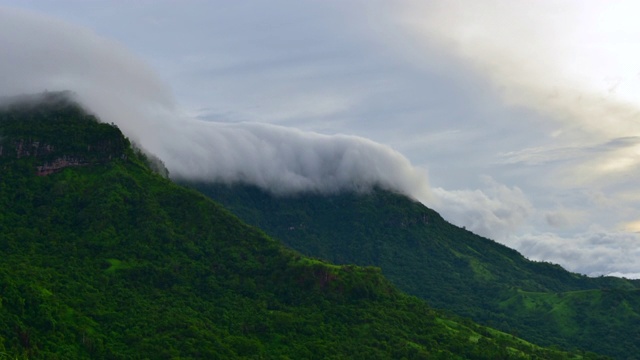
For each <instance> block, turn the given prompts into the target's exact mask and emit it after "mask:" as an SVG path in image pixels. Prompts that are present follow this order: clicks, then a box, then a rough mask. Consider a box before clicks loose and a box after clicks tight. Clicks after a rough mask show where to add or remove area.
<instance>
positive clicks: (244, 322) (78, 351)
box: [0, 94, 600, 359]
mask: <svg viewBox="0 0 640 360" xmlns="http://www.w3.org/2000/svg"><path fill="white" fill-rule="evenodd" d="M0 149H2V150H1V151H0V252H2V256H0V300H1V302H0V358H10V359H81V358H91V359H144V358H149V359H177V358H180V359H234V358H255V359H272V358H273V359H287V358H290V359H343V358H352V359H402V358H406V359H463V358H470V359H506V358H516V359H533V358H544V359H574V358H587V359H595V358H600V357H598V356H596V355H594V354H583V353H573V354H569V353H565V352H561V351H558V350H554V349H545V348H541V347H538V346H536V345H533V344H531V343H528V342H526V341H523V340H521V339H518V338H516V337H514V336H512V335H510V334H505V333H502V332H498V331H496V330H493V329H490V328H487V327H483V326H479V325H476V324H474V323H472V322H471V321H469V320H461V319H460V318H457V317H453V316H447V315H445V314H443V313H441V312H438V311H435V310H433V309H432V308H430V307H429V306H428V305H427V304H426V303H425V302H424V301H422V300H419V299H417V298H415V297H412V296H408V295H405V294H403V293H401V292H400V291H398V290H396V288H395V287H394V286H393V285H391V284H390V283H389V282H388V281H387V280H386V279H385V278H384V277H383V276H382V274H381V272H380V270H379V269H378V268H374V267H359V266H355V265H343V266H338V265H332V264H330V263H327V262H324V261H319V260H315V259H311V258H308V257H304V256H302V255H300V254H299V253H297V252H295V251H292V250H289V249H288V248H286V247H284V246H283V245H281V244H280V243H279V242H278V241H276V240H273V239H271V238H269V237H268V236H267V235H265V234H264V233H263V232H262V231H260V230H258V229H257V228H255V227H252V226H249V225H246V224H245V223H243V222H242V221H240V220H239V219H238V218H237V217H235V216H234V215H232V214H231V213H230V212H228V211H227V210H225V209H224V208H222V207H221V206H220V205H218V204H216V203H214V202H213V201H211V200H210V199H208V198H206V197H204V196H203V195H201V194H199V193H197V192H195V191H193V190H187V189H185V188H183V187H180V186H178V185H176V184H174V183H172V182H171V181H169V180H167V179H166V178H164V177H162V176H160V175H158V174H156V173H155V172H153V171H152V170H151V169H150V168H149V167H148V164H147V163H148V161H147V160H145V158H144V156H143V155H141V154H140V153H139V152H136V151H135V150H134V149H133V148H132V147H131V146H130V143H129V141H128V140H127V139H126V138H125V137H124V136H123V135H122V134H121V133H120V131H119V130H118V129H117V128H116V127H114V126H112V125H108V124H101V123H98V122H97V121H96V119H95V118H94V117H93V116H91V115H88V114H87V113H85V112H84V111H82V110H81V109H80V108H79V107H77V106H76V105H74V104H73V103H70V102H69V101H67V100H65V98H64V97H60V96H59V94H49V95H47V96H45V97H44V99H40V102H39V103H38V104H31V103H29V102H22V103H21V104H18V105H12V106H5V107H4V108H2V109H0Z"/></svg>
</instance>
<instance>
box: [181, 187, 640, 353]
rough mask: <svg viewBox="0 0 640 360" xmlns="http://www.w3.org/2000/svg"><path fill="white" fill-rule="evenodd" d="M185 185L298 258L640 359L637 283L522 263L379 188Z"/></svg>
mask: <svg viewBox="0 0 640 360" xmlns="http://www.w3.org/2000/svg"><path fill="white" fill-rule="evenodd" d="M190 186H193V187H195V188H197V189H198V190H200V191H201V192H203V193H204V194H207V195H208V196H210V197H211V198H213V199H215V200H216V201H219V202H221V203H222V204H224V205H225V206H227V207H228V208H229V209H230V210H232V211H233V212H234V213H236V214H237V215H238V216H240V217H241V218H242V219H243V220H245V221H247V222H248V223H250V224H254V225H256V226H259V227H260V228H262V229H264V230H265V231H266V232H267V233H268V234H270V235H272V236H274V237H276V238H278V239H281V240H282V241H283V242H284V243H286V244H287V245H289V246H291V247H292V248H294V249H296V250H298V251H300V252H302V253H303V254H305V255H308V256H315V257H318V258H323V259H328V260H330V261H332V262H335V263H340V264H345V263H354V264H358V265H362V266H367V265H374V266H378V267H380V268H382V271H383V273H384V274H385V276H386V277H387V278H389V280H391V281H392V282H393V283H394V284H396V285H397V286H398V287H400V288H401V289H402V290H404V291H407V292H408V293H410V294H414V295H417V296H419V297H421V298H424V299H427V300H428V302H429V303H430V304H432V305H433V306H435V307H437V308H442V309H448V310H450V311H453V312H454V313H456V314H459V315H462V316H468V317H471V318H472V319H474V320H476V321H479V322H481V323H484V324H488V325H490V326H492V327H496V328H498V329H500V330H502V331H506V332H510V333H513V334H517V335H518V336H522V337H523V338H525V339H528V340H530V341H534V342H536V343H541V344H545V345H554V344H555V345H559V346H561V347H563V348H573V347H579V348H585V349H589V350H592V351H597V352H601V353H605V354H609V355H612V356H616V357H618V358H621V359H627V358H628V359H637V358H640V356H639V355H638V354H640V342H639V341H638V340H639V339H640V291H638V284H639V283H638V281H630V280H625V279H619V278H613V277H601V278H589V277H586V276H583V275H579V274H575V273H571V272H568V271H566V270H564V269H563V268H561V267H560V266H558V265H553V264H550V263H544V262H533V261H529V260H527V259H526V258H524V257H523V256H522V255H521V254H519V253H518V252H516V251H515V250H512V249H509V248H507V247H505V246H503V245H501V244H498V243H496V242H494V241H492V240H489V239H486V238H483V237H480V236H477V235H475V234H473V233H471V232H469V231H466V230H465V229H462V228H459V227H456V226H454V225H452V224H450V223H448V222H446V221H445V220H443V219H442V218H441V217H440V215H438V214H437V213H436V212H435V211H433V210H431V209H428V208H426V207H425V206H423V205H422V204H420V203H417V202H415V201H412V200H410V199H408V198H406V197H404V196H401V195H397V194H394V193H390V192H387V191H382V190H376V191H374V192H372V193H370V194H340V195H332V196H324V195H317V194H316V195H314V194H305V195H298V196H290V197H274V196H272V195H269V194H267V193H265V192H263V191H261V190H259V189H257V188H254V187H250V186H242V185H234V186H231V187H229V186H226V185H219V184H190Z"/></svg>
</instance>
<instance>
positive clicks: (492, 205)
mask: <svg viewBox="0 0 640 360" xmlns="http://www.w3.org/2000/svg"><path fill="white" fill-rule="evenodd" d="M483 183H484V188H483V189H476V190H451V191H449V190H445V189H443V188H439V187H438V188H434V189H433V193H434V197H435V199H436V200H435V204H434V206H435V208H436V210H438V211H439V212H441V213H442V215H443V216H444V217H445V218H446V219H448V220H449V221H451V222H453V223H454V224H457V225H459V226H465V227H467V228H468V229H469V230H471V231H473V232H475V233H477V234H480V235H482V236H485V237H490V238H493V239H497V240H503V239H504V238H505V237H507V236H508V235H511V234H512V233H514V232H515V231H516V230H517V229H518V228H519V227H520V226H521V225H522V224H524V223H525V222H526V220H527V219H528V218H529V216H531V215H532V213H533V210H534V209H533V206H532V205H531V203H530V202H529V200H528V199H527V197H526V196H525V194H524V193H523V192H522V190H520V189H519V188H518V187H511V188H510V187H508V186H506V185H504V184H499V183H498V182H496V181H495V180H493V179H492V178H490V177H483Z"/></svg>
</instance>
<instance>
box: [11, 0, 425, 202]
mask: <svg viewBox="0 0 640 360" xmlns="http://www.w3.org/2000/svg"><path fill="white" fill-rule="evenodd" d="M45 34H46V35H45ZM0 64H2V66H1V67H0V78H2V79H3V82H2V83H1V84H0V95H3V96H10V95H15V94H19V93H35V92H41V91H43V90H51V91H54V90H55V91H58V90H71V91H73V92H75V93H76V94H77V95H78V97H79V100H80V102H81V103H82V104H83V105H85V106H86V107H87V108H88V109H89V110H90V111H93V112H95V113H96V115H98V116H99V117H100V118H101V119H102V120H103V121H105V122H113V123H115V124H117V125H118V126H119V127H120V128H121V129H122V130H123V132H124V133H125V134H126V135H127V136H129V137H130V138H132V140H134V141H135V142H137V143H139V144H140V145H141V146H142V147H143V148H144V149H146V150H147V151H149V152H151V153H153V154H155V155H157V156H159V157H160V158H161V159H162V160H163V161H164V163H165V164H166V166H167V168H168V169H169V172H170V174H171V175H172V176H173V177H176V178H181V179H193V180H210V181H223V182H237V181H241V182H245V183H249V184H254V185H257V186H260V187H262V188H265V189H267V190H270V191H273V192H275V193H279V194H282V193H288V192H296V191H316V192H323V193H328V192H337V191H342V190H355V191H366V190H368V189H371V188H372V187H374V186H380V187H383V188H386V189H390V190H394V191H398V192H402V193H404V194H407V195H411V196H413V197H416V198H419V199H420V200H422V201H427V200H429V198H430V190H429V186H428V182H427V177H426V174H425V173H424V171H423V170H420V169H417V168H415V167H413V166H412V165H411V164H410V162H409V161H408V160H407V159H406V158H405V157H403V156H402V155H401V154H400V153H398V152H396V151H394V150H393V149H391V148H390V147H388V146H385V145H382V144H378V143H375V142H373V141H370V140H367V139H364V138H360V137H356V136H347V135H323V134H318V133H314V132H304V131H300V130H296V129H292V128H286V127H282V126H276V125H266V124H257V123H235V124H229V123H219V122H211V121H202V120H198V119H195V118H192V117H188V116H186V115H185V114H181V113H180V111H179V110H178V108H177V106H176V105H175V103H174V100H173V97H172V95H171V93H170V91H168V90H167V87H166V86H165V85H164V84H163V83H162V81H161V80H160V79H158V77H157V76H156V75H154V73H153V72H152V71H151V70H150V69H149V68H148V67H147V66H146V65H145V64H143V63H142V62H141V61H139V60H138V59H136V58H135V57H134V56H133V55H131V54H130V53H129V52H127V51H126V50H125V49H123V48H122V47H121V46H120V45H118V44H117V43H115V42H112V41H109V40H107V39H104V38H102V37H100V36H98V35H96V34H94V33H92V32H91V31H88V30H87V29H83V28H79V27H76V26H72V25H69V24H66V23H63V22H61V21H58V20H55V19H51V18H47V17H44V16H40V15H35V14H32V13H27V12H24V11H20V10H16V9H7V8H4V9H0Z"/></svg>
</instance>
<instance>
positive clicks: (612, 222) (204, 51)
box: [0, 0, 640, 277]
mask: <svg viewBox="0 0 640 360" xmlns="http://www.w3.org/2000/svg"><path fill="white" fill-rule="evenodd" d="M0 5H4V6H7V8H4V9H0V17H1V16H4V17H5V19H4V21H3V23H4V24H5V25H2V24H0V30H3V28H2V26H5V28H4V31H0V42H1V43H0V45H2V46H1V47H0V60H2V61H1V62H0V67H3V68H2V69H0V70H2V71H0V75H3V76H4V79H3V85H2V86H1V87H0V90H1V91H2V93H3V94H8V93H10V92H11V91H12V90H16V91H22V92H24V91H41V90H44V89H43V88H46V89H48V90H62V87H66V88H71V90H74V91H76V92H78V93H80V95H82V93H83V92H87V93H91V94H93V96H94V98H96V97H97V95H96V94H101V95H105V94H106V91H108V90H109V89H116V88H118V86H120V88H119V90H118V91H117V96H116V95H113V94H112V95H110V96H111V99H115V100H113V101H111V102H104V103H103V104H99V103H96V104H94V105H95V107H96V110H95V111H96V112H98V113H99V114H100V115H102V114H104V116H105V117H106V118H109V119H110V121H111V120H112V119H111V118H113V117H115V118H126V117H132V118H133V117H139V118H142V117H144V116H148V114H149V112H153V113H155V114H157V118H161V117H163V116H164V117H167V114H175V113H179V114H181V116H183V117H184V118H188V119H191V120H190V121H191V122H189V121H186V120H181V121H182V122H179V124H178V125H177V124H175V123H172V122H171V121H169V120H167V122H166V123H164V122H163V123H161V124H158V123H150V122H140V121H138V122H136V121H133V120H131V121H127V122H126V123H124V122H123V123H119V122H117V121H116V123H117V124H118V125H119V126H120V127H121V128H123V130H124V131H125V132H128V135H129V136H131V137H132V138H134V140H136V138H138V137H139V138H140V141H141V142H142V145H143V146H145V147H147V148H149V149H151V150H152V151H153V150H156V149H157V150H156V152H159V154H158V155H159V156H160V157H161V158H163V160H165V161H166V162H167V163H168V164H167V165H168V166H169V167H170V170H173V172H174V173H178V174H179V173H180V172H181V171H184V172H185V173H187V172H188V171H191V170H184V169H186V168H187V167H189V166H191V167H190V168H189V169H194V167H197V168H198V171H199V172H198V174H199V176H201V177H207V176H209V177H213V178H216V179H223V180H229V179H234V178H237V177H238V176H243V175H246V176H249V177H251V178H252V179H257V180H255V181H256V182H258V183H259V184H260V185H264V186H271V187H276V188H277V187H278V185H277V184H275V183H276V182H277V181H281V179H282V178H283V177H282V176H281V174H282V173H286V174H288V175H287V177H286V179H288V180H287V181H288V184H295V187H296V189H307V188H308V189H314V190H323V186H325V185H323V184H326V182H316V181H315V180H314V179H313V177H314V176H316V175H317V176H325V175H326V173H328V172H330V173H331V174H332V176H333V177H332V180H331V181H333V182H334V183H335V182H339V183H341V184H343V183H346V182H348V181H349V179H351V180H350V181H351V182H352V183H354V182H357V181H365V180H366V179H371V178H372V177H374V178H376V179H377V178H380V179H382V180H381V181H382V182H383V183H385V182H389V183H399V184H400V185H397V186H398V188H399V189H401V190H402V189H408V188H411V189H419V190H416V191H414V195H416V196H417V197H418V198H420V199H421V200H423V201H424V202H425V203H427V204H428V205H429V206H431V207H433V208H435V209H436V210H437V211H439V212H441V213H442V214H443V216H445V218H447V219H448V220H450V221H452V222H453V223H455V224H457V225H460V226H466V227H467V228H469V229H472V230H473V231H475V232H477V233H479V234H481V235H484V236H488V237H491V238H493V239H495V240H497V241H500V242H502V243H504V244H507V245H508V246H511V247H514V248H516V249H517V250H519V251H521V252H522V253H523V254H524V255H526V256H527V257H529V258H532V259H536V260H546V261H551V262H554V263H559V264H561V265H563V266H564V267H565V268H567V269H569V270H572V271H577V272H580V273H584V274H588V275H600V274H616V275H624V276H628V277H640V261H639V260H640V236H639V234H638V231H640V211H639V210H640V189H639V188H638V183H639V181H638V180H639V179H640V177H639V175H640V167H639V165H640V121H639V120H640V113H639V112H638V110H639V108H640V22H638V21H637V19H636V18H635V17H636V16H637V14H638V13H640V4H639V5H636V2H635V1H617V2H604V1H585V0H580V1H529V2H525V1H472V0H470V1H400V0H396V1H376V0H366V1H365V0H362V1H355V0H340V1H337V0H336V1H306V0H295V1H293V0H291V1H280V0H272V1H254V2H249V1H243V2H239V1H226V0H225V1H126V2H125V1H65V0H61V1H55V2H54V1H5V0H0ZM2 14H4V15H2ZM9 18H11V19H15V24H13V25H7V24H8V23H11V21H9V20H8V19H9ZM42 24H44V25H42ZM10 26H13V27H10ZM40 26H41V27H40ZM30 29H33V31H31V30H30ZM38 49H39V50H38ZM43 49H44V50H43ZM70 54H71V55H70ZM79 58H82V61H80V60H79ZM35 59H40V60H41V61H38V60H35ZM53 62H55V63H53ZM18 68H19V69H24V70H23V71H22V72H21V71H16V69H18ZM27 69H28V71H27ZM61 69H64V71H62V70H61ZM34 73H42V74H41V75H38V76H36V75H33V74H34ZM25 74H30V75H25ZM46 74H53V75H46ZM45 75H46V76H45ZM54 75H55V76H54ZM45 77H46V78H47V80H46V81H44V80H42V79H44V78H45ZM7 78H8V79H9V81H7ZM132 79H135V81H134V80H132ZM90 81H92V83H91V84H89V82H90ZM96 82H100V85H101V86H100V88H101V89H100V90H99V91H98V90H97V89H96V86H97V85H96V84H95V83H96ZM7 84H8V85H7ZM40 84H42V85H40ZM121 84H124V85H121ZM27 85H28V86H27ZM58 87H60V88H58ZM38 89H40V90H38ZM141 94H144V95H141ZM105 97H106V95H105ZM133 102H135V104H136V105H135V106H133V105H131V103H133ZM114 103H117V104H119V105H118V106H115V105H114ZM141 103H144V104H146V105H145V106H144V109H143V108H141V106H140V105H139V104H141ZM150 104H155V105H154V106H151V105H150ZM158 104H161V106H156V105H158ZM128 106H131V108H132V109H133V110H131V111H129V110H127V114H123V113H122V112H121V111H124V110H123V109H125V110H126V109H129V107H128ZM116 108H117V109H116ZM150 109H151V110H150ZM195 120H198V121H199V122H198V123H197V124H198V125H194V124H196V123H195V122H193V121H195ZM201 123H206V124H207V125H208V126H206V127H203V125H201ZM273 125H277V126H273ZM152 127H153V128H158V129H160V128H165V129H167V131H164V132H163V131H162V130H158V133H162V132H163V133H167V132H172V133H173V134H175V135H174V138H175V139H176V143H181V144H184V143H189V142H192V144H193V146H192V147H191V149H190V150H189V151H191V150H192V151H193V152H194V155H193V156H191V157H190V161H185V160H184V155H181V156H178V155H175V154H184V151H186V150H185V149H184V148H180V149H178V148H177V145H176V146H175V149H174V148H169V147H167V146H165V145H161V144H160V143H161V142H166V138H163V137H162V136H160V135H158V136H156V137H155V138H151V137H150V136H145V135H144V134H145V133H148V134H155V132H153V131H151V130H148V129H150V128H152ZM178 128H180V129H184V128H192V129H194V130H192V131H183V130H178ZM203 129H205V130H203ZM337 134H341V135H339V136H336V135H337ZM154 139H155V140H154ZM178 139H182V140H180V141H178ZM198 139H199V140H198ZM292 139H293V140H292ZM225 141H227V142H231V143H234V144H235V143H243V144H248V145H246V146H243V147H242V149H241V150H237V149H236V148H234V150H229V151H232V152H231V153H227V154H230V155H228V156H226V157H224V156H221V157H220V158H219V159H218V158H216V159H215V160H216V161H215V162H216V164H218V165H217V167H218V168H221V167H224V166H227V165H228V163H229V164H231V163H232V162H233V161H236V162H238V161H244V162H246V161H249V160H247V156H250V157H251V159H252V160H251V161H253V162H254V163H255V164H261V166H259V167H252V168H251V169H247V168H245V169H243V170H242V171H240V172H237V173H234V175H233V176H231V177H229V178H224V177H223V176H221V175H220V174H218V173H213V172H211V169H207V168H205V167H203V166H202V165H201V162H202V161H204V160H203V159H205V160H207V159H208V160H209V161H211V158H212V156H213V155H211V154H213V153H219V152H221V148H217V147H215V145H211V144H214V143H215V144H220V143H223V142H225ZM259 144H266V145H265V146H267V147H268V149H269V151H264V148H261V147H260V145H259ZM229 147H231V145H230V146H229ZM225 149H227V148H226V147H225ZM261 149H262V150H261ZM303 149H304V150H303ZM234 151H235V152H234ZM256 153H258V154H259V156H258V155H255V154H256ZM345 154H347V155H348V156H345ZM336 156H338V157H339V158H340V159H341V160H340V162H339V164H337V165H327V164H325V163H326V162H327V160H326V159H331V158H335V157H336ZM172 157H173V158H175V159H178V158H179V159H180V161H177V160H175V159H173V160H172ZM282 158H286V160H287V163H283V162H282V161H283V160H282ZM318 159H320V160H318ZM363 159H364V160H363ZM174 160H175V161H174ZM279 161H280V162H279ZM362 161H364V162H362ZM291 163H295V164H296V165H295V169H293V170H291V168H289V167H290V166H291V165H290V164H291ZM220 164H222V165H220ZM274 164H275V165H274ZM309 164H312V165H314V166H310V165H309ZM318 164H320V165H318ZM359 164H360V165H359ZM362 164H365V165H367V166H364V165H362ZM372 164H373V166H372ZM267 165H268V166H267ZM172 166H173V167H174V168H173V169H171V167H172ZM228 166H229V168H231V167H232V165H228ZM183 167H184V169H183ZM274 169H275V170H278V171H279V172H278V174H275V173H274ZM280 170H281V171H280ZM229 171H231V170H229ZM228 173H229V172H226V173H225V174H228ZM247 173H249V174H248V175H247ZM318 174H320V175H318ZM322 174H325V175H322ZM363 174H364V175H363ZM390 174H391V175H390ZM396 174H399V175H396ZM353 179H355V180H353ZM363 179H364V180H363ZM274 184H275V185H274ZM332 184H333V183H332ZM354 186H355V188H357V187H358V186H357V185H354Z"/></svg>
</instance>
